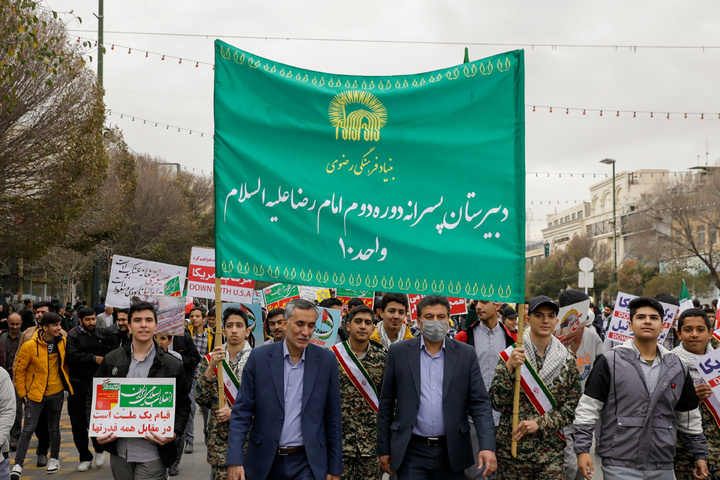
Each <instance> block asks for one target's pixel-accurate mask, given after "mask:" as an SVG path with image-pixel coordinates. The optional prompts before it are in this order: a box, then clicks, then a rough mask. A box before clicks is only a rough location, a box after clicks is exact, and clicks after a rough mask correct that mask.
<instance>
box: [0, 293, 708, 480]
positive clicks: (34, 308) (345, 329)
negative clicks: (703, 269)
mask: <svg viewBox="0 0 720 480" xmlns="http://www.w3.org/2000/svg"><path fill="white" fill-rule="evenodd" d="M584 300H588V297H587V295H585V294H584V293H583V292H581V291H578V290H565V291H563V292H560V294H559V296H558V298H557V300H556V299H552V298H550V297H547V296H539V297H535V298H533V299H531V300H530V301H529V302H527V303H526V304H525V305H522V306H521V309H520V312H519V313H520V315H522V317H523V318H522V319H523V320H524V321H523V324H524V326H523V328H522V330H521V331H519V330H518V320H519V316H518V311H517V310H516V309H515V308H513V306H511V305H508V304H503V303H500V302H496V301H494V300H493V299H485V298H479V299H473V300H469V301H468V304H467V306H468V309H467V314H466V315H464V316H462V317H458V316H451V315H450V303H449V302H448V300H447V299H446V298H445V297H443V296H437V295H429V296H425V297H423V298H422V300H421V301H420V303H419V304H418V305H417V306H416V311H417V318H416V320H414V319H412V318H411V317H410V315H409V307H410V305H409V303H408V298H407V296H406V295H402V294H397V293H385V294H384V295H382V297H381V298H380V299H379V300H378V301H376V304H375V305H374V307H375V308H370V307H368V306H366V305H364V304H363V301H362V300H361V299H351V300H350V302H349V303H348V305H344V304H343V303H342V302H341V301H340V300H338V299H337V298H330V299H326V300H323V301H322V302H320V304H319V305H318V304H317V303H311V302H308V301H306V300H300V299H296V300H292V301H290V302H289V303H288V304H287V305H286V306H285V307H284V308H275V309H271V310H270V311H265V309H263V327H264V328H263V332H264V334H265V335H264V337H265V339H264V342H263V344H262V345H256V344H255V341H254V337H253V336H252V335H251V325H249V321H250V320H249V319H248V315H247V313H246V311H245V310H244V309H243V308H234V307H230V308H225V309H224V311H223V312H222V313H220V315H219V316H217V317H216V312H215V310H212V309H211V310H209V311H207V309H206V308H205V307H204V306H202V305H198V304H196V305H194V306H193V307H192V308H191V309H190V311H189V313H188V315H187V325H186V328H185V330H184V333H183V334H182V335H175V336H172V335H159V334H156V327H157V311H156V310H155V308H154V306H153V304H151V303H147V302H136V303H134V304H133V305H132V306H131V307H130V308H128V309H118V308H112V307H107V306H105V305H104V304H102V303H101V304H100V305H98V306H96V307H95V308H90V307H88V306H85V305H82V304H79V305H76V306H70V305H66V306H65V307H61V306H59V305H58V304H56V303H50V302H41V303H37V304H33V303H32V302H31V301H27V302H26V303H25V304H24V306H23V307H24V308H22V309H20V311H11V312H7V311H6V313H8V315H5V316H2V317H0V329H3V330H4V332H3V333H2V334H1V335H0V348H2V353H1V354H0V366H3V367H4V368H3V369H0V439H6V441H5V442H4V443H3V444H2V445H1V447H0V450H2V452H3V455H4V461H3V462H2V463H0V479H1V478H8V477H9V478H12V479H13V480H19V479H20V477H21V475H22V472H23V465H24V463H25V460H26V456H27V453H28V452H27V450H28V447H29V444H30V440H31V438H32V436H33V435H35V436H37V439H38V443H37V445H38V446H37V451H36V452H35V453H36V462H37V465H38V466H43V467H46V468H47V473H55V472H57V471H58V470H59V469H60V458H59V448H60V428H59V423H60V416H61V411H62V407H63V404H64V401H65V398H67V411H68V414H69V417H70V421H71V425H72V436H73V441H74V443H75V446H76V448H77V451H78V455H79V463H78V465H77V466H76V469H77V471H79V472H83V471H87V470H89V469H91V468H92V467H93V464H94V465H95V466H96V467H102V466H103V465H105V463H106V462H107V461H108V459H109V464H110V468H111V471H112V475H113V477H114V478H115V479H118V480H130V479H158V480H162V479H165V478H167V477H168V476H175V475H178V474H179V473H180V470H181V466H180V463H181V459H182V457H183V454H184V455H189V454H192V453H193V451H194V447H193V445H194V440H195V438H196V435H199V433H200V432H199V431H198V432H195V431H194V428H193V426H194V424H195V421H194V416H195V415H196V413H197V410H199V411H200V414H201V416H202V422H201V424H202V426H203V429H202V430H203V438H204V442H205V444H206V446H207V462H208V464H209V467H210V468H209V470H210V471H209V473H210V475H211V476H212V478H213V479H214V480H226V479H230V480H240V479H246V478H247V479H250V480H256V479H265V478H268V479H288V480H290V479H293V480H295V479H317V480H335V479H348V480H355V479H357V480H360V479H363V480H365V479H373V478H376V479H379V478H381V477H382V476H383V474H386V475H388V476H390V478H397V479H399V480H403V479H413V480H414V479H426V478H427V479H458V480H460V479H476V478H498V479H517V480H521V479H522V480H525V479H538V480H540V479H558V480H559V479H567V480H579V479H582V478H586V479H590V478H591V477H592V476H593V474H594V470H595V465H594V464H593V461H592V456H591V455H590V453H591V451H592V450H593V449H594V451H595V453H596V454H597V455H598V456H599V458H600V460H601V464H602V465H601V468H602V471H603V475H604V478H606V479H608V480H612V479H618V480H620V479H622V480H625V479H653V480H671V479H674V478H677V479H678V480H685V479H691V478H697V479H705V478H720V435H718V434H719V433H720V427H719V425H718V422H719V421H720V420H719V418H718V416H717V410H716V409H714V408H713V407H712V397H711V396H712V390H711V388H710V386H709V385H707V384H706V383H704V382H703V380H702V377H701V376H700V373H699V372H698V370H697V367H695V362H696V360H697V359H698V358H699V357H701V356H703V355H705V354H707V353H710V352H712V351H713V348H714V346H713V342H717V340H715V338H714V337H713V335H712V332H713V330H714V328H715V324H714V310H713V308H714V307H716V304H714V305H713V306H710V305H708V306H707V307H706V308H704V309H703V308H697V306H696V308H690V309H687V310H685V311H683V312H682V314H680V315H679V316H677V317H676V320H675V323H674V325H673V327H672V329H671V334H670V335H668V336H667V338H666V339H665V341H664V342H663V343H662V344H658V338H659V337H660V334H661V333H662V331H663V317H664V309H663V306H662V305H661V303H660V301H662V302H663V303H671V304H675V305H678V304H679V302H678V300H677V299H676V298H674V297H672V296H670V295H662V296H658V298H649V297H638V298H635V299H634V300H632V301H631V302H630V304H629V310H630V315H629V328H630V330H631V331H632V333H633V337H632V338H631V339H630V340H628V341H626V342H624V343H622V344H614V342H611V341H610V340H609V339H606V338H605V336H606V332H607V331H608V328H609V325H610V322H611V320H612V311H613V308H612V305H604V306H603V307H598V308H595V307H594V306H593V307H591V308H592V310H591V311H590V312H588V314H587V315H584V318H586V319H587V320H584V321H582V322H580V323H579V324H578V325H576V326H575V327H574V328H565V327H567V326H566V325H561V327H563V328H558V321H559V319H558V312H559V311H560V308H562V307H565V306H568V305H575V304H578V303H579V302H582V301H584ZM318 306H321V307H325V308H336V309H338V310H341V311H342V319H343V320H342V325H341V327H340V329H339V331H338V335H337V340H336V343H335V345H334V346H333V347H332V348H330V349H326V348H322V347H319V346H317V345H315V344H313V342H312V335H313V332H314V330H315V326H316V324H317V321H318V315H319V313H320V311H319V309H318ZM698 306H699V305H698ZM75 307H77V308H75ZM706 310H707V311H706ZM28 312H29V313H30V315H31V316H29V315H28ZM711 314H712V316H711ZM217 321H220V322H222V323H221V327H222V337H220V336H219V335H216V329H215V326H216V322H217ZM559 332H562V334H559ZM603 340H604V342H603ZM715 347H717V345H715ZM519 367H521V368H519ZM218 369H222V371H223V372H224V375H225V376H226V381H225V382H224V383H225V388H224V389H222V390H223V392H222V393H219V392H220V391H219V389H218V381H217V372H218ZM518 370H520V371H521V374H520V377H521V385H522V388H521V394H520V397H519V403H518V410H517V411H515V412H514V398H515V384H516V374H517V372H518ZM96 377H99V378H111V377H127V378H152V377H158V378H168V377H170V378H175V379H176V388H177V390H176V397H175V398H176V402H175V417H174V431H173V436H172V437H163V436H160V435H158V434H157V433H154V432H153V433H149V434H148V435H147V436H146V437H145V438H118V437H116V436H115V435H114V434H111V435H105V436H100V437H94V436H93V437H90V438H89V434H88V433H89V432H88V426H89V417H90V405H91V397H92V392H91V387H92V383H93V379H94V378H96ZM228 379H229V381H228ZM220 395H222V397H221V396H220ZM221 400H222V401H221ZM221 404H222V406H221ZM514 413H516V414H517V420H516V421H515V422H514V421H513V414H514ZM10 452H14V453H15V456H14V459H12V463H13V466H12V469H10V464H11V458H10ZM108 454H109V455H108Z"/></svg>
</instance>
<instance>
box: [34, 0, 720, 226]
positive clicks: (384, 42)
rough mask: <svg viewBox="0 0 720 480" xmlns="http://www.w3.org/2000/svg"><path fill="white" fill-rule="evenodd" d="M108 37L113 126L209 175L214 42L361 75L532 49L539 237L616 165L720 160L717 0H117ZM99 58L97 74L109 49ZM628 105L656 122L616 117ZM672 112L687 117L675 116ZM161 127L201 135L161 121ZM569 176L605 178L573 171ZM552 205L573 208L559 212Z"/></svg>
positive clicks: (74, 27)
mask: <svg viewBox="0 0 720 480" xmlns="http://www.w3.org/2000/svg"><path fill="white" fill-rule="evenodd" d="M48 5H49V6H50V8H52V9H54V10H58V11H65V12H68V11H70V10H73V11H74V13H75V14H76V15H78V16H80V17H81V18H82V20H83V23H82V25H78V23H77V22H75V21H71V17H70V16H69V15H64V16H63V18H65V19H66V20H67V21H68V22H69V23H68V28H69V29H70V30H71V31H72V33H73V34H75V35H78V36H82V37H85V38H90V39H93V40H94V39H96V38H97V20H96V19H95V17H94V15H93V14H94V13H97V8H98V3H97V1H86V0H82V1H81V0H76V1H70V0H48ZM105 31H106V34H105V43H106V46H107V48H108V50H107V53H106V55H105V87H106V89H107V94H106V105H107V108H108V109H109V110H112V111H113V113H112V115H111V116H110V117H108V121H109V123H111V124H113V125H118V126H119V127H120V128H121V129H122V130H123V132H124V136H125V140H126V141H127V143H128V145H129V146H130V148H132V149H133V150H134V151H136V152H138V153H148V154H150V155H152V156H154V157H159V158H162V159H164V161H167V162H177V163H180V164H182V165H183V166H184V167H187V168H189V169H196V170H203V171H205V172H207V173H208V174H209V173H210V172H211V170H212V158H213V144H212V137H211V136H210V135H208V134H211V133H212V131H213V117H212V114H213V106H212V98H213V71H212V67H211V66H210V65H211V64H212V63H213V41H214V40H215V39H216V38H220V39H222V40H224V41H226V42H228V43H230V44H232V45H234V46H236V47H238V48H241V49H244V50H247V51H250V52H252V53H255V54H257V55H261V56H263V57H266V58H269V59H272V60H275V61H278V62H282V63H287V64H290V65H294V66H298V67H302V68H307V69H313V70H320V71H327V72H333V73H344V74H355V75H391V74H407V73H418V72H424V71H430V70H434V69H438V68H445V67H449V66H452V65H456V64H458V63H461V62H462V58H463V47H464V46H465V45H467V46H469V48H470V59H471V60H477V59H479V58H483V57H486V56H490V55H494V54H497V53H501V52H504V51H508V50H513V49H516V48H524V49H525V73H526V77H525V100H526V102H525V103H526V104H527V105H529V107H527V108H526V110H525V111H526V168H527V171H528V172H532V173H528V175H527V200H528V207H529V208H530V209H531V212H532V215H533V217H534V219H535V220H534V222H533V223H532V224H531V228H530V230H529V231H528V237H529V238H533V239H537V238H540V228H542V227H543V226H544V225H545V216H546V215H547V214H548V213H552V212H553V211H554V210H555V209H557V210H558V211H560V210H563V209H564V208H567V207H568V206H570V205H571V204H572V203H573V202H574V201H577V200H587V201H589V191H588V187H589V185H591V184H592V183H593V182H597V181H599V180H600V179H601V175H605V174H608V173H609V171H610V167H609V166H606V165H601V164H600V163H599V160H601V159H603V158H613V159H615V160H617V169H618V172H619V171H622V170H628V171H632V170H639V169H643V168H666V169H669V170H671V171H683V170H685V169H687V168H688V167H691V166H695V165H697V164H698V162H700V163H701V164H703V165H704V164H705V161H706V142H707V144H708V145H709V148H708V150H707V151H708V152H709V155H708V157H707V158H709V162H710V164H714V163H715V162H717V160H718V159H720V119H719V118H718V114H720V92H718V90H719V85H720V84H719V83H718V79H719V78H720V2H717V1H715V0H712V1H711V0H693V1H692V2H678V1H674V2H668V1H657V0H655V1H649V0H648V1H629V0H623V1H614V0H612V1H607V0H605V1H593V2H588V1H584V2H578V1H576V0H574V1H559V0H554V1H552V2H537V1H526V0H516V1H512V2H499V1H497V0H495V1H481V0H457V1H456V0H447V1H440V0H435V1H427V0H405V1H402V0H366V1H364V2H345V1H337V0H336V1H327V0H312V1H289V0H264V1H255V2H247V1H227V0H222V1H219V0H206V1H203V2H198V1H197V0H193V1H187V0H173V1H169V0H106V1H105ZM112 32H141V33H140V34H128V33H112ZM158 34H192V35H195V36H172V35H158ZM233 37H235V38H233ZM241 37H245V38H241ZM248 37H249V38H248ZM253 37H255V38H253ZM268 37H279V38H277V39H274V38H268ZM309 39H312V40H309ZM345 40H367V41H366V42H360V41H345ZM113 44H114V45H116V46H115V49H114V50H111V46H112V45H113ZM480 44H493V45H480ZM120 45H122V46H123V47H125V48H123V47H120ZM533 45H535V46H534V47H533ZM540 45H556V47H550V46H540ZM571 45H581V46H582V45H585V47H571ZM587 45H620V46H622V47H618V48H617V49H615V48H604V47H595V48H593V47H587ZM627 46H637V48H636V49H631V48H628V47H627ZM643 46H653V47H658V46H671V47H681V46H705V47H716V48H706V49H705V50H704V51H703V50H702V49H700V48H643ZM127 47H132V49H133V50H132V53H131V54H128V48H127ZM145 52H150V53H149V55H148V57H147V58H146V57H145ZM153 52H155V53H159V54H165V55H166V59H165V60H164V61H163V60H161V57H160V56H158V55H154V54H153ZM91 55H92V56H93V63H92V64H91V68H96V64H95V59H96V58H97V52H91ZM171 57H172V58H171ZM177 57H181V58H182V59H183V61H182V63H181V64H180V63H178V58H177ZM196 62H200V65H199V67H195V65H196ZM532 105H536V106H541V105H542V106H552V107H554V108H553V113H549V111H548V109H547V108H539V107H538V108H537V109H536V111H535V112H533V111H532ZM567 107H570V108H579V109H583V108H585V109H595V110H599V109H603V116H602V117H601V116H600V114H599V112H597V111H588V112H587V113H586V115H584V116H583V115H582V112H581V111H579V110H576V111H571V112H570V113H569V114H566V113H565V109H566V108H567ZM617 110H624V111H638V112H639V111H653V112H655V115H654V118H652V119H651V118H650V115H649V114H647V113H638V115H637V117H636V118H632V113H621V114H620V117H617V116H616V111H617ZM667 112H680V113H679V114H677V113H676V114H671V115H670V119H669V120H668V119H667V118H666V116H667ZM684 112H688V113H691V112H693V113H698V114H699V113H705V119H704V120H700V118H699V115H688V118H687V119H684V118H683V117H684V115H683V113H684ZM120 113H122V114H125V116H124V118H122V119H121V118H120ZM133 116H134V117H136V120H135V121H134V122H133V121H132V117H133ZM140 118H142V119H147V120H148V122H147V123H146V124H143V122H142V121H140V120H138V119H140ZM150 121H152V123H151V122H150ZM155 122H160V123H161V124H169V125H173V126H175V127H180V128H182V129H189V130H193V134H192V135H190V134H189V133H188V131H186V130H182V131H181V132H180V133H178V130H177V128H175V129H172V128H170V129H167V128H165V127H162V126H158V127H155V126H154V125H155ZM200 132H205V133H206V135H205V136H204V137H201V136H200ZM698 156H700V158H698ZM535 172H538V173H541V174H540V175H538V176H537V177H536V176H535ZM570 172H577V173H586V174H587V173H595V174H598V177H595V178H593V177H592V175H586V176H585V178H581V177H579V176H578V175H573V177H572V178H571V177H569V173H570ZM547 173H554V175H550V178H548V177H547ZM557 173H562V178H559V177H558V175H557ZM543 174H544V175H543ZM540 200H542V201H543V205H542V206H540V205H539V204H538V202H539V201H540ZM548 200H552V201H558V202H560V203H559V204H554V205H551V206H549V207H548V206H547V205H546V204H547V201H548ZM530 202H533V203H532V204H530Z"/></svg>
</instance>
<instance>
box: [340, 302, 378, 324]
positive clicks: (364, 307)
mask: <svg viewBox="0 0 720 480" xmlns="http://www.w3.org/2000/svg"><path fill="white" fill-rule="evenodd" d="M359 313H369V314H370V318H371V319H373V321H374V320H375V315H374V314H373V311H372V308H370V307H368V306H367V305H358V306H357V307H355V308H353V309H352V310H350V312H349V313H348V316H347V320H346V322H347V323H350V322H352V320H353V318H355V317H356V316H357V314H359Z"/></svg>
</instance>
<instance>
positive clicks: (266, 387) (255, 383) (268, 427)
mask: <svg viewBox="0 0 720 480" xmlns="http://www.w3.org/2000/svg"><path fill="white" fill-rule="evenodd" d="M283 362H284V358H283V342H277V343H272V344H269V345H263V346H261V347H258V348H255V349H253V351H252V352H251V353H250V357H249V358H248V361H247V363H246V364H245V369H244V370H243V374H242V383H241V385H240V390H239V392H238V396H237V398H236V399H235V404H234V405H233V409H232V415H231V416H230V434H229V440H228V445H229V446H228V453H227V460H226V463H227V465H244V467H245V475H246V476H247V477H248V478H252V479H259V478H267V475H268V473H269V472H270V468H271V466H272V463H273V460H274V458H275V454H276V452H277V448H278V446H279V441H280V434H281V432H282V426H283V421H284V419H285V396H284V381H283V380H284V375H285V371H284V367H283ZM301 428H302V435H303V441H304V443H305V452H306V454H307V458H308V461H309V462H310V467H311V468H312V471H313V474H314V475H315V478H316V479H317V480H325V479H326V476H327V474H331V475H340V474H341V473H342V418H341V413H340V381H339V378H338V367H337V360H336V359H335V355H333V353H332V352H330V351H329V350H326V349H324V348H322V347H318V346H317V345H313V344H309V345H308V346H307V347H305V372H304V376H303V396H302V420H301ZM248 434H249V441H248V446H247V458H248V459H252V460H251V461H248V462H247V464H245V462H244V458H243V444H244V443H245V439H246V437H247V436H248Z"/></svg>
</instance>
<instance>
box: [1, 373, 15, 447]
mask: <svg viewBox="0 0 720 480" xmlns="http://www.w3.org/2000/svg"><path fill="white" fill-rule="evenodd" d="M13 423H15V387H14V385H13V381H12V380H10V375H9V374H8V372H7V370H5V369H4V368H0V444H1V445H2V446H0V451H1V452H7V451H8V450H9V449H10V429H11V428H12V426H13Z"/></svg>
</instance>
